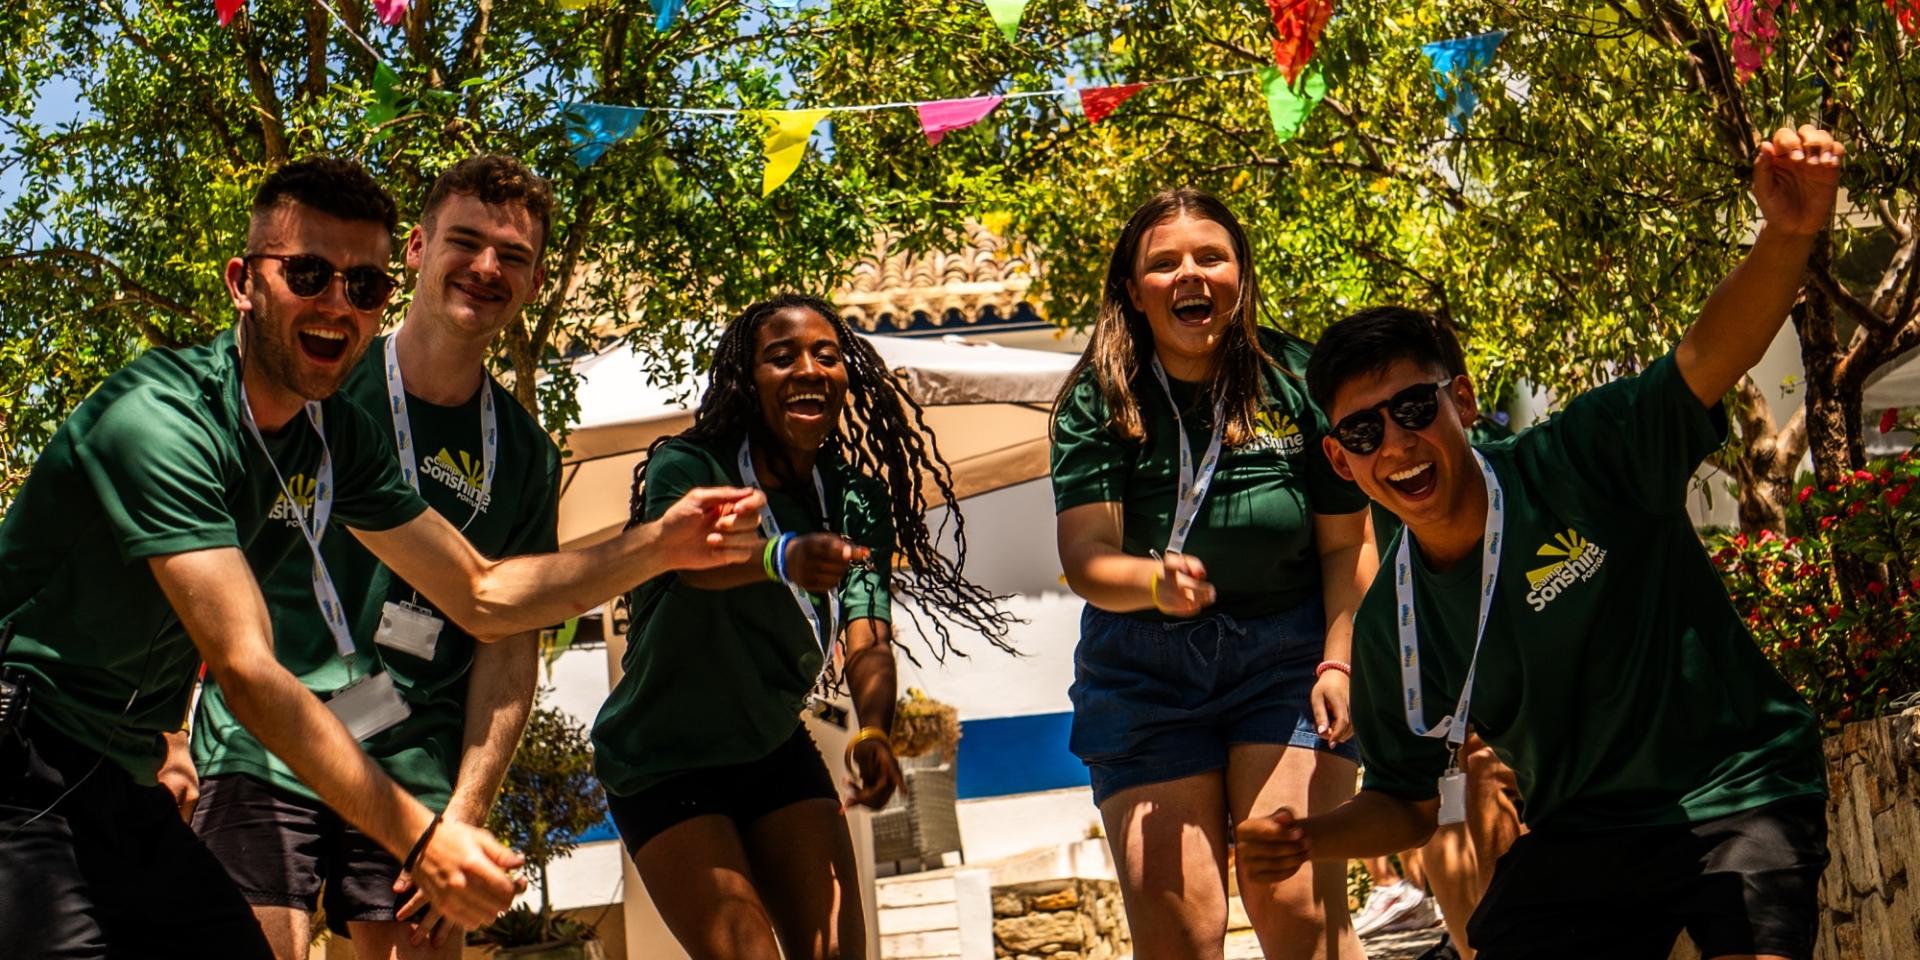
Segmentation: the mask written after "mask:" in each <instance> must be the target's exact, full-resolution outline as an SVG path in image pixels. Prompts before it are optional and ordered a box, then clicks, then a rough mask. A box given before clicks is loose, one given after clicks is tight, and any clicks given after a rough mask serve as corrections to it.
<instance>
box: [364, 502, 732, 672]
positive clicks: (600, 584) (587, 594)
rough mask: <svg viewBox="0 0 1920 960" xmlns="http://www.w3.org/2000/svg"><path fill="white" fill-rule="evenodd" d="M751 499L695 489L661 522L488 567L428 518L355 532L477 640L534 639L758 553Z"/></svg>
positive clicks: (435, 517) (448, 527)
mask: <svg viewBox="0 0 1920 960" xmlns="http://www.w3.org/2000/svg"><path fill="white" fill-rule="evenodd" d="M765 502H766V496H765V495H764V494H762V493H761V492H760V491H758V490H743V489H738V488H733V487H709V488H702V489H695V490H693V491H691V492H689V493H688V494H687V495H686V496H684V497H681V498H680V500H679V502H677V503H675V504H674V505H673V506H672V507H670V508H668V509H667V512H666V513H664V514H662V515H661V516H660V519H658V520H653V521H649V522H647V523H643V524H640V525H638V526H635V527H630V528H628V529H627V530H626V531H624V532H622V533H621V534H620V535H619V536H617V537H615V538H613V539H612V540H609V541H607V542H606V543H602V544H599V545H597V546H593V547H588V548H586V549H583V550H564V551H561V552H559V553H547V554H537V555H534V554H530V555H523V556H516V557H508V558H507V559H504V560H489V559H487V558H486V557H484V556H482V555H481V554H480V552H479V551H477V550H475V549H474V548H473V546H472V545H471V544H469V543H467V540H466V538H465V537H463V536H461V535H460V531H458V530H456V529H454V527H453V525H452V524H450V523H448V522H447V521H446V520H445V519H443V518H442V517H441V516H440V515H439V514H438V513H435V512H434V511H431V510H429V511H427V512H425V513H422V514H421V515H420V516H418V517H415V518H414V519H412V520H409V521H407V522H406V523H403V524H401V525H400V526H397V527H395V528H393V529H391V530H380V531H373V530H354V531H353V533H354V536H356V537H359V538H360V542H361V543H363V544H365V545H366V547H367V549H368V550H371V551H372V552H373V555H374V556H376V557H379V558H380V561H381V562H382V563H385V564H386V565H387V566H388V567H390V568H392V570H393V572H394V573H396V574H398V575H399V576H400V579H402V580H405V581H406V582H407V583H409V584H412V585H413V586H414V587H415V588H417V589H418V590H419V591H420V592H421V593H422V594H425V595H426V597H427V598H428V599H429V600H432V601H433V604H434V606H436V607H439V608H440V609H441V610H443V611H445V612H446V614H447V616H449V617H451V618H452V619H453V620H454V622H456V623H458V624H460V625H461V626H462V627H464V628H466V630H467V632H468V633H471V634H473V635H474V636H476V637H482V638H486V637H500V636H509V635H512V634H516V633H522V632H525V631H527V630H538V629H540V628H541V627H544V626H547V625H548V624H554V623H559V622H561V621H563V620H566V619H568V618H569V617H575V616H578V615H580V614H582V613H585V612H586V611H587V610H589V609H592V608H593V606H594V605H595V604H598V603H602V602H604V601H605V600H606V599H607V598H608V597H612V596H616V595H618V594H622V593H625V592H627V591H628V590H631V589H633V588H634V587H635V586H637V585H639V584H641V583H644V582H645V581H648V580H651V579H653V578H654V577H657V576H659V575H660V574H662V573H665V572H667V571H669V570H684V569H702V568H706V567H713V566H720V565H724V564H729V563H740V562H742V561H744V560H746V559H748V558H749V557H752V556H755V555H754V551H755V550H756V549H757V548H758V547H759V545H760V543H761V540H760V531H759V515H760V507H761V505H762V504H764V503H765Z"/></svg>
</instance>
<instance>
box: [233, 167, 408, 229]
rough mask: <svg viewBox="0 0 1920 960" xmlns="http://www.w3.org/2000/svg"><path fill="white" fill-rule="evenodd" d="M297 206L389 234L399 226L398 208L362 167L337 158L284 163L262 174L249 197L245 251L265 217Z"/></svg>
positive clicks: (384, 189) (377, 182)
mask: <svg viewBox="0 0 1920 960" xmlns="http://www.w3.org/2000/svg"><path fill="white" fill-rule="evenodd" d="M295 204H298V205H300V206H303V207H308V208H310V209H313V210H317V211H319V212H321V213H324V214H327V215H328V216H331V217H338V218H339V219H341V220H346V221H348V222H351V223H377V224H380V225H381V226H383V227H386V228H387V235H388V236H392V235H393V231H394V228H395V227H397V226H398V225H399V221H400V212H399V207H397V206H395V205H394V202H393V197H392V196H390V195H388V193H387V191H386V188H384V187H382V186H380V183H379V181H377V180H375V179H373V175H372V174H370V173H368V172H367V168H366V167H363V166H361V165H360V164H359V163H356V162H355V161H352V160H345V159H341V158H339V157H327V156H312V157H304V158H302V159H299V160H295V161H293V162H291V163H288V164H286V165H284V166H282V167H280V168H279V169H278V170H275V171H273V172H272V173H270V174H268V175H267V178H266V179H265V180H262V181H261V182H260V188H259V189H258V190H256V191H255V192H254V194H253V213H252V217H251V219H250V220H249V221H248V224H247V248H248V249H250V250H251V249H253V244H254V237H255V235H256V234H257V233H258V231H259V229H260V226H261V223H262V222H263V221H264V220H265V218H266V217H267V215H268V214H271V213H272V212H273V211H275V210H277V209H279V208H281V207H285V206H292V205H295Z"/></svg>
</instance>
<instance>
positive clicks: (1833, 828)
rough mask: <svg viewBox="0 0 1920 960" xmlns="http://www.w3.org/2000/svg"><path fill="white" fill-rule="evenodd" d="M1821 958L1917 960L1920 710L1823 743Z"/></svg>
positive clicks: (1817, 949)
mask: <svg viewBox="0 0 1920 960" xmlns="http://www.w3.org/2000/svg"><path fill="white" fill-rule="evenodd" d="M1826 751H1827V828H1828V830H1829V835H1828V839H1827V849H1828V850H1829V851H1830V852H1831V853H1832V855H1833V859H1832V861H1831V862H1829V863H1828V864H1827V872H1826V874H1825V875H1823V876H1822V877H1821V878H1820V914H1821V916H1820V937H1819V940H1818V941H1817V942H1816V943H1815V944H1814V953H1813V955H1814V957H1815V958H1816V960H1847V958H1851V957H1868V958H1872V960H1920V889H1915V883H1914V881H1915V880H1916V879H1920V877H1916V875H1915V874H1916V872H1920V709H1914V710H1908V711H1907V712H1905V713H1902V714H1900V715H1898V716H1893V717H1882V718H1881V719H1878V720H1868V721H1864V722H1861V723H1851V724H1848V725H1847V726H1845V727H1843V728H1841V730H1840V732H1839V733H1837V734H1834V735H1833V736H1831V737H1828V738H1827V742H1826Z"/></svg>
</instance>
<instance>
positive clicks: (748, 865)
mask: <svg viewBox="0 0 1920 960" xmlns="http://www.w3.org/2000/svg"><path fill="white" fill-rule="evenodd" d="M722 477H725V478H728V480H727V481H726V482H728V483H733V484H739V485H742V486H755V487H759V488H761V489H763V490H765V491H766V494H767V503H768V506H767V509H766V511H764V512H763V513H762V515H761V532H762V533H763V534H764V535H765V536H766V537H767V540H766V546H765V549H764V550H763V551H762V552H761V554H760V555H759V556H757V557H756V558H754V559H753V560H751V561H749V562H746V563H741V564H736V565H734V566H731V567H720V568H717V569H713V570H707V571H701V572H699V573H685V574H677V575H669V576H662V577H658V578H656V579H654V580H650V581H648V582H646V583H644V584H641V585H640V587H639V588H638V589H636V590H635V591H634V592H633V595H632V598H631V599H632V608H633V626H632V628H631V629H630V631H629V633H628V647H627V652H626V657H625V660H624V664H623V665H624V667H625V671H626V672H625V676H624V677H623V678H622V679H621V681H620V684H619V686H618V687H616V688H615V689H614V691H613V694H612V696H611V697H609V698H608V701H607V704H606V706H605V707H603V708H602V709H601V711H600V716H599V719H598V720H597V721H596V722H595V724H594V736H593V740H594V766H595V770H596V772H597V773H598V775H599V777H600V780H601V782H602V783H603V784H604V785H605V786H606V789H607V795H608V801H609V806H610V807H611V808H612V813H613V820H614V824H615V825H616V826H617V827H618V828H619V830H620V836H621V839H622V841H623V842H624V843H625V844H626V847H627V851H628V853H629V854H631V855H632V857H633V860H634V865H635V866H636V867H638V868H639V871H640V876H641V878H642V879H643V880H644V881H646V885H647V892H648V894H649V895H650V896H651V897H652V899H653V902H654V904H655V905H656V906H657V907H658V908H659V910H660V914H661V916H662V918H664V919H665V920H666V923H667V927H668V929H670V930H671V931H673V934H674V936H675V937H676V938H678V939H679V940H680V943H681V944H682V945H683V946H684V947H685V948H686V949H687V951H688V952H689V953H690V954H692V955H693V956H694V957H695V958H706V957H713V958H726V960H779V957H780V956H781V953H782V951H783V950H784V953H785V956H786V957H787V958H788V960H804V958H818V960H827V958H836V957H846V958H860V957H865V956H866V946H865V931H864V928H863V926H862V923H863V920H862V916H863V914H862V911H861V906H860V896H859V888H858V885H857V877H856V874H855V870H854V862H853V846H852V841H851V838H850V837H849V836H848V833H847V829H846V825H845V820H844V819H843V817H842V814H843V813H844V811H845V809H846V807H847V806H848V805H852V804H860V805H863V806H866V807H870V808H873V809H879V808H880V807H881V806H883V805H885V804H886V802H887V800H888V798H890V797H891V796H892V795H893V792H894V790H895V789H897V788H898V787H899V786H900V783H901V776H900V766H899V764H898V762H897V761H895V759H894V757H893V752H892V747H891V745H890V744H889V743H888V738H887V731H888V730H889V729H890V728H891V726H892V720H893V703H894V691H895V683H894V663H893V654H892V638H893V630H892V627H891V625H890V613H891V604H890V595H891V594H892V593H895V592H898V593H899V594H901V595H902V596H905V597H908V598H910V599H912V600H913V601H914V602H915V604H916V605H917V606H918V607H919V608H920V609H922V610H924V611H926V612H927V613H928V614H930V617H929V619H931V620H932V621H933V623H934V626H935V630H934V639H932V640H931V641H929V642H930V645H931V646H932V647H933V650H932V652H933V653H934V655H935V656H936V657H943V656H944V655H945V654H946V652H947V650H948V647H949V637H948V632H947V628H946V626H945V625H944V622H943V620H953V621H955V622H957V623H959V624H961V625H963V626H965V627H968V628H971V629H973V630H975V631H977V632H979V633H980V634H982V635H984V636H985V637H987V639H988V640H989V641H990V642H992V643H994V644H995V645H996V646H1000V647H1003V648H1004V647H1005V645H1006V633H1007V627H1008V625H1009V624H1010V623H1011V622H1012V617H1011V615H1010V614H1008V613H1006V612H1005V611H1004V610H1003V609H1002V608H1001V607H1000V605H999V601H998V598H996V597H995V596H993V595H992V594H991V593H989V592H988V591H987V590H985V589H983V588H981V587H980V586H978V585H976V584H973V583H971V582H969V581H967V580H966V579H965V578H964V577H963V576H962V575H961V565H962V564H963V563H964V562H965V559H966V537H965V531H964V529H963V528H962V526H961V524H960V516H959V513H958V511H957V510H956V509H954V507H955V504H954V496H953V488H952V483H951V470H950V469H949V468H948V466H947V464H946V462H945V461H944V460H942V459H941V458H940V454H939V451H938V450H937V449H936V448H935V446H934V445H933V442H932V435H931V433H929V432H927V430H926V424H925V421H924V420H923V418H922V416H921V412H920V408H919V406H918V405H917V404H915V403H914V402H913V401H912V400H911V399H910V398H908V397H907V396H906V394H905V393H903V392H902V391H901V389H900V387H899V386H898V384H896V383H895V382H894V380H893V377H892V375H891V374H890V373H889V372H888V371H887V368H886V365H885V364H884V363H883V362H882V361H881V360H880V357H879V355H878V354H876V353H875V352H874V350H873V348H872V347H871V346H870V345H868V344H867V343H866V342H865V341H863V340H861V339H860V338H859V337H856V336H854V335H853V332H852V331H851V330H850V329H848V327H847V325H846V324H845V322H844V321H842V320H841V319H840V317H839V315H838V314H837V313H836V312H835V311H834V309H833V307H832V306H831V305H829V304H827V303H826V302H825V301H822V300H819V299H816V298H813V297H805V296H796V295H787V296H781V297H777V298H775V299H772V300H768V301H765V302H762V303H757V304H754V305H753V306H751V307H749V308H747V310H746V311H745V312H744V313H742V314H741V315H740V316H739V317H737V318H735V319H734V320H733V322H732V323H730V324H728V326H727V329H726V331H725V332H724V333H722V334H721V337H720V342H719V345H718V346H717V347H716V348H715V351H714V358H713V370H712V380H711V383H710V385H709V386H708V388H707V392H706V395H705V396H704V397H702V398H701V402H700V409H699V411H698V412H697V413H696V414H695V415H694V423H693V426H692V427H690V428H688V429H687V430H685V431H684V432H682V433H680V434H679V435H677V436H674V437H667V438H662V439H661V440H659V441H656V442H655V443H654V445H653V447H652V448H651V449H650V450H649V451H648V458H647V460H646V461H645V462H644V463H642V464H641V465H640V466H639V467H638V468H636V469H635V471H634V493H633V505H632V511H633V513H632V519H631V522H632V523H642V522H645V521H646V520H647V519H648V518H651V517H653V516H655V515H657V514H659V513H660V512H661V511H663V510H665V509H666V507H667V506H669V505H671V504H672V503H673V502H674V501H675V499H677V498H678V497H679V495H680V492H681V491H685V490H689V489H692V488H693V487H697V486H710V485H712V484H713V483H714V482H717V481H718V479H719V478H722ZM928 483H931V484H932V485H933V486H934V487H935V489H936V490H937V492H938V499H937V500H936V501H931V502H930V501H929V497H928V491H927V489H926V487H925V485H926V484H928ZM942 505H944V506H946V507H947V508H948V516H949V517H950V518H951V519H952V521H953V523H954V528H955V540H954V543H955V547H956V549H955V551H954V556H953V558H952V559H948V558H947V557H945V556H943V555H941V554H940V553H939V551H938V550H937V549H935V545H934V534H933V532H932V531H930V530H929V529H928V528H927V522H926V512H927V510H928V508H929V507H931V506H942ZM896 554H897V556H896ZM842 643H843V644H844V648H843V649H844V653H843V654H842V655H841V656H840V657H839V664H840V666H839V670H838V671H837V672H830V673H829V676H830V677H831V680H830V681H829V682H831V683H835V684H838V683H844V684H845V685H846V686H847V687H848V688H849V690H850V692H851V695H852V698H853V703H854V709H855V712H856V714H857V715H858V717H859V719H860V721H861V724H862V726H861V728H860V731H859V732H858V733H857V734H856V735H855V736H854V738H853V740H852V743H851V744H850V746H849V748H848V755H849V762H848V767H849V768H851V769H853V770H854V772H855V779H854V780H853V781H851V782H850V783H849V784H848V786H849V788H850V793H849V795H848V797H847V798H846V799H845V800H844V801H842V800H841V799H840V798H839V797H838V796H837V795H836V792H835V789H834V785H833V782H832V780H831V778H830V777H829V775H828V773H827V769H826V766H825V765H824V764H823V762H822V761H821V758H820V754H819V752H818V751H817V750H816V748H815V747H814V745H813V742H812V740H811V739H810V738H809V737H808V735H807V732H806V729H805V728H804V727H802V726H801V724H800V721H799V714H800V710H801V707H802V704H803V702H804V701H805V699H806V697H807V695H808V693H809V691H811V690H813V689H814V687H815V685H816V679H817V678H818V677H820V675H821V672H822V668H823V667H826V668H829V670H830V671H831V668H832V665H833V664H834V661H835V656H834V655H835V653H836V650H835V647H836V645H837V644H842Z"/></svg>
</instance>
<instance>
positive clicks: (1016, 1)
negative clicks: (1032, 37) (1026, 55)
mask: <svg viewBox="0 0 1920 960" xmlns="http://www.w3.org/2000/svg"><path fill="white" fill-rule="evenodd" d="M985 3H986V5H987V12H988V13H990V14H992V15H993V22H994V23H996V24H998V25H999V26H1000V32H1001V33H1002V34H1005V35H1006V38H1007V42H1008V43H1012V42H1013V38H1014V37H1015V36H1016V35H1018V34H1019V33H1020V15H1021V14H1023V13H1025V12H1026V10H1027V0H985Z"/></svg>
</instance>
